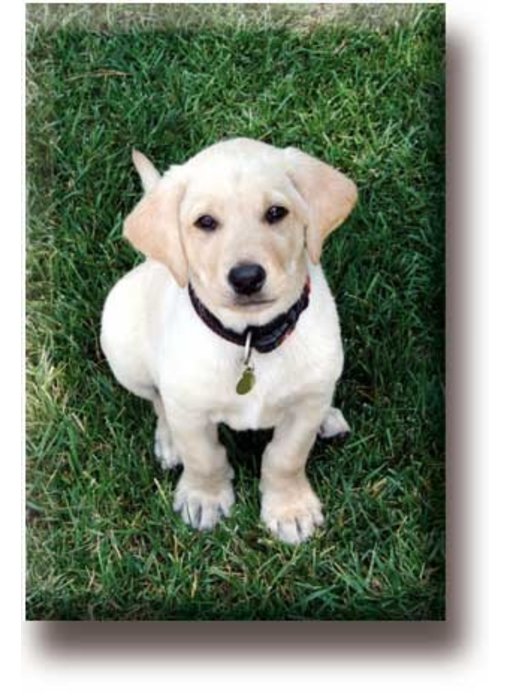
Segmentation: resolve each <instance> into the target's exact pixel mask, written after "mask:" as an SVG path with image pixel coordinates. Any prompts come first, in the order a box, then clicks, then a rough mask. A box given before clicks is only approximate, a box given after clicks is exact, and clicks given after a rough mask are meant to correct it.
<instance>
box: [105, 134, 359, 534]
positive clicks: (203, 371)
mask: <svg viewBox="0 0 510 700" xmlns="http://www.w3.org/2000/svg"><path fill="white" fill-rule="evenodd" d="M133 160H134V164H135V166H136V168H137V170H138V172H139V175H140V177H141V180H142V184H143V186H144V189H145V196H144V197H143V198H142V200H141V201H140V202H139V203H138V205H137V206H136V207H135V208H134V210H133V211H132V212H131V213H130V214H129V216H128V217H127V219H126V220H125V223H124V236H125V237H126V238H127V239H128V241H130V243H131V244H132V245H133V246H134V247H135V248H136V249H137V250H139V251H141V252H142V253H143V254H144V255H146V256H147V260H146V261H145V262H143V263H142V264H141V265H139V266H138V267H136V268H135V269H134V270H132V271H131V272H129V273H128V274H127V275H126V276H125V277H123V278H122V279H121V280H120V281H119V282H118V283H117V284H116V285H115V286H114V288H113V289H112V290H111V292H110V294H109V295H108V297H107V300H106V303H105V306H104V310H103V316H102V329H101V346H102V349H103V352H104V354H105V355H106V357H107V359H108V362H109V364H110V367H111V369H112V371H113V373H114V375H115V377H116V378H117V380H118V381H119V382H120V384H122V385H123V386H124V387H126V388H127V389H128V390H129V391H132V392H133V393H134V394H136V395H137V396H140V397H142V398H144V399H147V400H148V401H151V402H152V404H153V406H154V409H155V412H156V416H157V427H156V436H155V453H156V456H157V458H158V459H159V460H160V461H161V463H162V465H163V467H164V468H167V469H170V468H173V467H174V466H175V465H177V464H179V463H182V465H183V472H182V475H181V477H180V480H179V482H178V484H177V487H176V491H175V499H174V508H175V510H176V511H178V512H179V513H180V514H181V517H182V518H183V520H184V521H185V522H186V523H188V524H189V525H191V526H193V527H195V528H198V529H200V530H207V529H210V528H213V527H214V526H215V525H216V523H217V522H218V521H219V520H220V518H222V517H223V516H227V515H228V514H229V511H230V509H231V507H232V504H233V503H234V491H233V489H232V483H231V482H232V478H233V470H232V468H231V466H230V465H229V463H228V460H227V455H226V451H225V449H224V447H223V446H222V445H221V444H220V442H219V441H218V435H217V426H218V424H219V423H226V424H227V425H229V426H230V427H231V428H233V429H234V430H247V429H251V430H252V429H263V428H274V435H273V439H272V440H271V442H270V443H269V444H268V446H267V447H266V450H265V452H264V454H263V458H262V468H261V479H260V491H261V505H262V509H261V517H262V520H263V522H264V523H265V524H266V526H267V527H268V528H269V529H270V530H271V532H272V533H274V535H276V536H277V537H278V538H280V539H281V540H283V541H285V542H289V543H293V544H295V543H299V542H301V541H303V540H305V539H307V538H308V537H310V536H311V535H312V533H313V532H314V530H315V528H316V527H317V526H319V525H321V524H322V523H323V515H322V512H321V504H320V501H319V499H318V498H317V496H316V494H315V493H314V491H313V489H312V487H311V486H310V484H309V482H308V479H307V477H306V475H305V466H306V461H307V457H308V454H309V452H310V450H311V448H312V446H313V444H314V441H315V438H316V435H317V433H319V434H321V435H322V436H324V437H331V436H333V435H336V434H339V433H345V432H347V431H348V430H349V427H348V425H347V423H346V421H345V419H344V418H343V415H342V413H341V412H340V411H339V410H338V409H336V408H332V407H331V402H332V399H333V394H334V390H335V384H336V382H337V380H338V379H339V377H340V374H341V372H342V367H343V350H342V342H341V336H340V326H339V321H338V316H337V311H336V308H335V303H334V300H333V297H332V295H331V292H330V290H329V288H328V285H327V282H326V279H325V277H324V274H323V271H322V269H321V267H320V264H319V260H320V256H321V250H322V246H323V243H324V240H325V239H326V237H327V236H328V235H329V234H330V233H331V232H332V231H333V230H334V229H336V228H337V227H338V226H339V225H340V224H341V223H342V222H343V221H344V220H345V219H346V217H347V216H348V215H349V213H350V211H351V210H352V208H353V206H354V204H355V202H356V199H357V190H356V187H355V185H354V183H353V182H352V181H351V180H350V179H348V178H347V177H346V176H345V175H344V174H342V173H341V172H339V171H337V170H335V169H333V168H332V167H330V166H329V165H326V164H325V163H323V162H321V161H319V160H317V159H315V158H313V157H311V156H309V155H306V154H305V153H303V152H302V151H300V150H297V149H295V148H285V149H279V148H275V147H273V146H270V145H267V144H265V143H261V142H258V141H254V140H251V139H245V138H239V139H232V140H229V141H224V142H220V143H218V144H215V145H213V146H211V147H209V148H206V149H205V150H204V151H202V152H200V153H199V154H198V155H196V156H194V157H193V158H191V159H190V160H188V161H187V162H186V163H185V164H184V165H176V166H172V167H171V168H170V169H169V170H168V171H167V172H166V173H164V175H163V176H160V175H159V173H158V172H157V170H156V169H155V167H154V166H153V165H152V163H151V162H150V161H149V160H148V159H147V158H146V157H145V156H143V155H142V154H141V153H138V152H136V151H135V152H134V153H133Z"/></svg>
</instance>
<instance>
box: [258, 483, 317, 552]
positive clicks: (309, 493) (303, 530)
mask: <svg viewBox="0 0 510 700" xmlns="http://www.w3.org/2000/svg"><path fill="white" fill-rule="evenodd" d="M261 518H262V521H263V522H264V523H265V524H266V525H267V527H268V528H269V529H270V530H271V532H272V533H273V535H276V537H278V538H279V539H280V540H282V541H283V542H287V543H288V544H299V543H300V542H304V541H305V540H307V539H308V538H309V537H311V535H312V534H313V532H314V531H315V529H316V527H318V526H320V525H322V524H323V523H324V517H323V515H322V506H321V503H320V501H319V499H318V498H317V496H316V495H315V493H314V492H313V489H312V487H311V486H310V485H309V484H308V483H306V485H304V486H300V487H299V488H297V489H295V490H294V489H289V490H284V491H273V490H267V491H266V492H265V493H264V494H263V496H262V511H261Z"/></svg>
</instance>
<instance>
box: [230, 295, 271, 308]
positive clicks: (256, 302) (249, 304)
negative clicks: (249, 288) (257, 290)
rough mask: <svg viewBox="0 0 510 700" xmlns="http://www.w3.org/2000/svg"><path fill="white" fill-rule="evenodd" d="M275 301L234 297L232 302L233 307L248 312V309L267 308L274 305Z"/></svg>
mask: <svg viewBox="0 0 510 700" xmlns="http://www.w3.org/2000/svg"><path fill="white" fill-rule="evenodd" d="M275 301H276V299H250V298H242V297H236V298H235V299H234V301H233V306H234V307H238V306H240V307H242V309H243V311H249V310H250V309H254V310H255V309H259V308H260V307H261V306H269V305H270V304H274V302H275Z"/></svg>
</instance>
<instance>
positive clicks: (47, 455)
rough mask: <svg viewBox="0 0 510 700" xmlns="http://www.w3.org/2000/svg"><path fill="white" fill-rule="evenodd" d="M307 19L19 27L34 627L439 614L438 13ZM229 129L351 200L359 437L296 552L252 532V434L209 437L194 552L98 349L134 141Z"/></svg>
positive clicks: (336, 241)
mask: <svg viewBox="0 0 510 700" xmlns="http://www.w3.org/2000/svg"><path fill="white" fill-rule="evenodd" d="M306 7H307V6H305V9H304V10H303V9H302V8H301V9H300V10H299V13H298V14H299V18H298V21H296V19H295V12H296V8H295V7H294V6H293V7H286V6H279V7H278V8H277V9H275V10H272V11H270V9H268V8H267V7H265V6H261V8H260V10H259V11H255V10H253V8H252V9H251V10H250V14H249V15H247V14H246V13H245V11H244V10H242V9H241V8H238V10H232V11H231V10H229V11H228V13H227V12H225V13H222V11H221V8H217V9H216V10H214V8H208V9H207V8H206V9H204V10H203V12H204V15H203V16H201V18H200V19H201V21H199V22H198V21H196V20H197V14H196V9H193V13H192V14H193V18H194V22H188V23H187V22H186V21H185V15H182V16H181V14H180V13H182V12H184V11H183V8H182V7H181V8H179V10H172V9H171V8H170V9H168V8H167V10H166V12H167V14H166V15H165V16H166V20H167V21H166V23H165V22H164V21H163V19H162V17H161V16H158V18H156V20H155V19H154V18H153V17H152V19H151V17H149V18H147V17H145V18H144V16H143V9H142V8H140V7H138V6H126V12H127V13H129V16H128V20H129V21H126V22H125V23H124V24H123V23H122V21H121V19H120V18H118V17H117V19H116V18H115V17H113V19H112V17H111V16H110V15H109V16H108V17H106V19H104V21H103V20H101V18H98V17H95V18H92V20H91V21H88V22H85V23H84V22H83V21H81V20H80V21H73V17H72V11H73V10H71V9H70V6H68V9H67V12H68V13H69V14H67V15H66V14H65V12H66V9H65V8H62V7H58V6H57V9H55V10H53V9H52V8H51V7H49V8H42V9H41V8H37V7H35V6H34V7H33V8H32V9H31V13H29V20H30V21H29V24H28V30H27V54H28V69H27V80H28V90H27V103H28V117H27V124H28V127H27V128H28V134H27V162H28V185H27V198H28V228H29V231H28V245H27V295H28V298H27V468H28V472H27V514H28V515H27V530H26V533H27V617H28V618H29V619H145V620H149V619H344V620H345V619H349V620H367V619H372V620H390V619H391V620H422V619H443V618H444V615H445V609H444V608H445V605H444V386H443V384H444V314H443V304H444V128H443V127H444V124H443V121H444V10H443V7H442V6H422V7H418V6H415V7H414V10H412V11H410V12H409V11H407V12H406V13H405V14H403V15H402V17H401V19H400V21H398V22H395V21H394V19H393V18H392V19H391V21H389V22H384V21H382V19H381V17H383V15H381V17H380V18H379V19H380V21H377V17H376V18H375V21H365V20H364V19H363V17H361V16H359V17H358V18H356V15H350V16H349V17H350V18H351V21H348V20H349V17H347V18H346V16H340V15H339V16H338V17H336V19H335V18H334V17H333V18H331V17H330V16H328V17H327V19H328V21H320V16H319V17H318V18H317V16H316V9H315V8H312V7H311V6H308V13H307V11H306ZM330 9H331V8H330ZM112 11H113V10H112ZM353 11H354V10H353ZM388 11H389V10H388ZM57 12H59V13H62V12H64V14H60V15H58V14H57ZM172 12H174V13H175V14H174V15H172ZM246 12H247V11H246ZM271 12H274V13H276V12H277V13H280V14H278V16H277V15H276V14H275V15H274V16H273V15H271ZM358 12H359V10H358ZM243 13H244V14H243ZM66 17H68V19H69V21H65V19H66ZM183 17H184V19H183ZM353 17H354V19H353ZM172 18H174V19H176V18H177V19H178V20H179V21H174V22H172ZM52 19H53V20H54V21H53V22H52ZM89 19H90V18H89ZM206 19H207V21H206ZM234 135H245V136H250V137H253V138H258V139H265V140H269V141H271V142H272V143H274V144H275V145H278V146H287V145H294V146H298V147H300V148H302V149H303V150H305V151H307V152H309V153H312V154H314V155H316V156H318V157H320V158H323V159H324V160H326V161H327V162H329V163H331V164H335V165H336V166H338V167H339V168H341V169H344V170H345V171H346V172H347V173H348V174H349V175H350V176H351V177H352V178H353V179H354V180H355V181H356V182H357V184H358V186H359V192H360V200H359V205H358V207H357V209H356V211H355V212H354V214H353V215H352V217H351V218H350V219H349V221H348V222H347V223H346V224H345V225H344V226H343V227H342V229H341V230H340V231H339V232H338V233H336V234H335V235H334V236H332V238H330V240H329V242H328V244H327V247H326V250H325V254H324V258H323V263H324V267H325V270H326V274H327V276H328V279H329V281H330V284H331V287H332V290H333V292H334V294H335V296H336V299H337V303H338V307H339V310H340V314H341V319H342V328H343V335H344V340H345V350H346V367H345V374H344V378H343V381H342V382H341V384H340V385H339V389H338V395H337V400H338V403H339V405H341V406H342V408H343V410H344V412H345V415H346V417H347V419H348V420H349V422H350V423H351V425H352V427H353V434H352V436H351V437H350V439H349V440H348V441H347V442H346V443H344V444H343V445H341V444H324V443H317V445H316V447H315V448H314V450H313V453H312V456H311V459H310V462H309V469H308V472H309V474H310V477H311V480H312V483H313V484H314V486H315V487H316V489H317V491H318V493H319V496H320V497H321V499H322V501H323V503H324V506H325V512H326V515H327V522H326V526H325V528H324V529H323V530H322V531H321V532H320V533H319V534H318V535H317V536H316V537H314V538H313V539H312V540H311V541H309V542H307V543H305V544H304V545H302V546H300V547H298V548H292V547H289V546H286V545H284V544H281V543H279V542H277V541H275V540H273V539H272V538H271V537H270V536H269V535H268V533H267V532H266V531H265V530H264V529H263V527H262V526H261V524H260V522H259V518H258V508H259V495H258V489H257V477H258V473H259V468H260V454H261V451H262V449H263V446H264V444H265V441H266V440H267V438H268V436H267V434H257V433H252V434H249V433H247V434H235V433H232V432H230V431H228V430H226V429H222V432H221V434H222V438H223V440H224V441H225V442H226V444H227V446H228V449H229V452H230V456H231V460H232V461H233V463H234V465H235V468H236V481H235V486H236V494H237V498H238V500H237V503H236V505H235V507H234V510H233V513H232V516H231V517H230V518H229V519H228V520H227V521H225V522H224V523H222V524H221V525H220V526H219V527H218V528H217V529H216V530H215V531H214V532H213V533H209V534H199V533H196V532H194V531H192V530H190V529H188V528H187V527H186V526H185V525H184V524H183V523H182V522H181V521H180V519H179V518H178V517H177V516H176V515H175V514H174V513H173V511H172V507H171V503H172V492H173V490H174V488H175V484H176V479H177V475H175V474H169V475H168V474H163V473H162V472H160V471H159V469H158V466H157V464H156V462H155V459H154V457H153V454H152V442H153V430H154V427H155V425H154V424H155V421H154V416H153V415H152V409H151V408H150V407H149V405H148V404H146V403H144V402H143V401H141V400H138V399H136V398H135V397H133V396H131V395H129V394H128V393H127V392H126V391H124V390H123V389H122V388H121V387H120V386H119V385H117V384H116V382H115V380H114V379H113V377H112V375H111V373H110V371H109V368H108V366H107V364H106V361H105V359H104V357H103V356H102V354H101V352H100V349H99V343H98V331H99V319H100V312H101V307H102V304H103V301H104V299H105V297H106V294H107V292H108V290H109V289H110V287H111V286H112V285H113V284H114V282H115V281H116V280H117V279H119V277H120V276H121V275H122V274H123V273H125V272H126V271H127V270H129V269H130V268H131V267H133V266H134V264H135V263H136V262H137V260H138V259H139V258H138V257H137V256H136V254H135V253H134V251H133V250H132V249H130V248H129V246H128V245H127V244H126V243H125V242H124V241H123V240H122V239H121V228H122V220H123V217H124V216H125V215H126V214H127V212H129V211H130V209H131V207H132V206H133V205H134V203H135V202H136V201H137V199H138V198H139V196H140V186H139V183H138V180H137V177H136V174H135V172H134V170H133V168H132V166H131V163H130V150H131V148H132V147H133V146H136V147H138V148H140V149H141V150H142V151H144V152H145V153H147V154H148V155H149V156H150V157H151V158H153V159H154V161H155V162H156V164H157V165H158V166H159V167H160V168H161V169H163V168H165V167H167V166H168V165H169V164H170V163H172V162H181V161H183V160H185V159H186V158H188V157H189V156H191V155H192V154H194V153H195V152H197V151H198V150H200V149H201V148H203V147H204V146H206V145H208V144H211V143H214V142H215V141H217V140H219V139H221V138H225V137H229V136H234Z"/></svg>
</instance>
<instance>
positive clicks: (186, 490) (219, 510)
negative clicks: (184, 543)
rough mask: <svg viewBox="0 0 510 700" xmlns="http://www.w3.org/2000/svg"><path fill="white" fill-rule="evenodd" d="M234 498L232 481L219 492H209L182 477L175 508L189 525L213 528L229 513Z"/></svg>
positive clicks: (199, 527) (203, 528) (176, 494)
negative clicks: (192, 485)
mask: <svg viewBox="0 0 510 700" xmlns="http://www.w3.org/2000/svg"><path fill="white" fill-rule="evenodd" d="M234 500H235V499H234V491H233V489H232V486H231V484H230V481H228V482H226V483H225V484H224V486H223V488H221V489H220V490H219V491H218V492H216V493H209V492H207V491H204V490H201V489H197V488H196V487H190V486H188V485H187V484H186V483H185V482H183V480H182V477H181V481H180V482H179V484H178V485H177V489H176V493H175V499H174V510H175V511H176V512H178V513H179V514H180V516H181V518H182V519H183V520H184V522H185V523H186V524H187V525H190V526H191V527H194V528H195V529H197V530H212V529H213V528H214V527H215V525H216V524H217V523H218V522H219V521H220V520H221V519H222V517H227V516H228V515H229V513H230V509H231V507H232V505H233V503H234Z"/></svg>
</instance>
